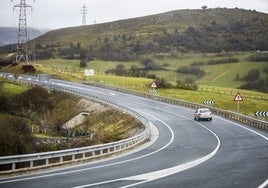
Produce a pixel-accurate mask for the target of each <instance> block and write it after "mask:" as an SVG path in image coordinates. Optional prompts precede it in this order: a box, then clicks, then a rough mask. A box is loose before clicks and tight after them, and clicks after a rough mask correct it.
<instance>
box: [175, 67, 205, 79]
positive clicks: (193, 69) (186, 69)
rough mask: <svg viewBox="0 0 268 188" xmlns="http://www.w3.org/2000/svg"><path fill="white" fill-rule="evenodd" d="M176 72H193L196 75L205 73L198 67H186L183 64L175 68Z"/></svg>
mask: <svg viewBox="0 0 268 188" xmlns="http://www.w3.org/2000/svg"><path fill="white" fill-rule="evenodd" d="M177 72H178V73H184V74H193V75H196V76H198V77H202V76H204V75H205V74H206V72H205V71H204V70H202V69H200V68H198V67H188V66H183V67H181V68H179V69H178V70H177Z"/></svg>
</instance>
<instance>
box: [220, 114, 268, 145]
mask: <svg viewBox="0 0 268 188" xmlns="http://www.w3.org/2000/svg"><path fill="white" fill-rule="evenodd" d="M217 118H218V119H221V120H223V121H226V122H228V123H231V124H233V125H236V126H238V127H240V128H243V129H246V130H247V131H249V132H252V133H254V134H257V135H259V136H260V137H262V138H264V139H265V140H267V141H268V138H267V137H266V136H264V135H262V134H261V133H258V132H257V131H254V130H252V129H250V128H247V127H245V126H243V125H239V124H238V123H235V122H232V121H230V120H227V119H224V118H221V117H219V116H217Z"/></svg>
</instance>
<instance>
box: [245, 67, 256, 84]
mask: <svg viewBox="0 0 268 188" xmlns="http://www.w3.org/2000/svg"><path fill="white" fill-rule="evenodd" d="M259 78H260V71H259V70H258V69H251V70H250V71H249V72H248V74H247V75H246V76H245V77H244V80H246V81H251V82H252V81H256V80H258V79H259Z"/></svg>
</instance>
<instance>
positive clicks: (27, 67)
mask: <svg viewBox="0 0 268 188" xmlns="http://www.w3.org/2000/svg"><path fill="white" fill-rule="evenodd" d="M21 70H22V71H23V72H24V73H35V72H36V69H35V67H34V66H33V65H23V66H22V67H21Z"/></svg>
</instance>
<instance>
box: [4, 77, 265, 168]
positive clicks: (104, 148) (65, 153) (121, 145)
mask: <svg viewBox="0 0 268 188" xmlns="http://www.w3.org/2000/svg"><path fill="white" fill-rule="evenodd" d="M0 76H3V77H6V78H9V79H12V76H10V74H9V73H4V74H3V73H0ZM36 84H39V85H42V86H46V87H49V88H51V89H54V90H60V91H63V92H68V93H71V94H75V95H78V96H82V97H87V98H91V99H95V100H97V101H101V102H104V103H107V104H109V105H112V106H114V107H117V108H120V109H122V110H124V111H126V112H128V113H130V114H131V115H133V116H134V117H136V118H137V119H139V120H140V121H141V122H142V123H143V124H144V125H145V126H146V128H145V131H143V132H142V133H141V134H139V135H137V136H135V137H132V138H130V139H126V140H122V141H118V142H113V143H109V144H103V145H97V146H90V147H83V148H75V149H70V150H59V151H55V152H45V153H35V154H29V155H15V156H7V157H0V165H3V164H12V168H11V169H12V170H15V169H16V164H17V163H22V162H28V163H30V164H29V166H28V168H29V167H30V168H31V167H35V162H36V161H40V160H43V161H45V163H44V164H43V165H45V166H48V165H49V164H50V160H52V159H55V158H59V161H58V163H64V161H66V160H65V158H66V159H67V161H68V160H69V161H70V160H75V159H77V156H78V155H80V157H79V158H80V159H85V158H92V157H95V156H102V155H107V154H111V153H114V152H118V151H121V150H123V149H126V148H129V147H131V146H133V145H135V144H137V143H140V142H142V141H144V140H145V139H146V138H148V137H149V135H150V129H149V122H148V120H147V119H146V118H144V117H143V116H141V115H140V114H138V113H136V112H134V111H132V110H130V109H128V108H127V107H125V106H121V105H118V104H116V103H114V102H113V101H111V100H107V99H103V98H100V97H97V96H94V95H90V94H89V93H87V92H86V91H85V90H83V89H81V90H77V89H75V88H72V87H63V86H58V85H51V84H49V82H38V83H36ZM86 84H88V85H91V86H95V87H101V88H105V89H109V90H114V91H119V92H122V93H127V94H131V95H136V96H141V97H145V98H149V99H153V100H157V101H161V102H165V103H169V104H174V105H179V106H184V107H188V108H193V109H196V108H200V107H207V106H205V105H201V104H196V103H191V102H187V101H182V100H175V99H170V98H167V97H161V96H156V95H152V94H148V93H142V92H137V91H133V90H128V89H125V88H119V87H115V86H110V85H105V84H102V83H100V84H99V83H89V82H88V83H86ZM209 108H210V109H211V111H212V112H213V113H214V114H218V115H221V116H223V117H226V118H229V119H232V120H236V121H239V122H242V123H245V124H248V125H251V126H253V127H257V128H260V129H263V130H265V131H268V123H267V122H264V121H261V120H257V119H254V118H251V117H248V116H245V115H242V114H238V113H234V112H231V111H227V110H222V109H219V108H215V107H209ZM68 157H71V159H68Z"/></svg>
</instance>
